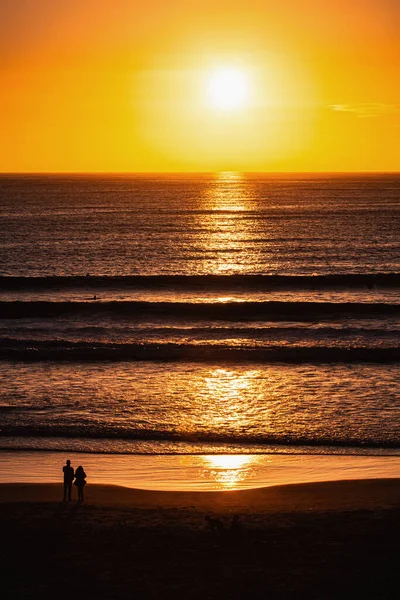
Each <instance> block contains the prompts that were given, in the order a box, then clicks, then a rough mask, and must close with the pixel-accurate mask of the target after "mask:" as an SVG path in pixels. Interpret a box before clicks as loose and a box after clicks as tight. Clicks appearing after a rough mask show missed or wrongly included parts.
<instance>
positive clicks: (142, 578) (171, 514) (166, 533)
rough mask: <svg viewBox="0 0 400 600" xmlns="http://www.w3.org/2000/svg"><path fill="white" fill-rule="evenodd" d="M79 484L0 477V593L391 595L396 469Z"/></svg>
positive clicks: (399, 483) (398, 502)
mask: <svg viewBox="0 0 400 600" xmlns="http://www.w3.org/2000/svg"><path fill="white" fill-rule="evenodd" d="M75 492H76V490H74V493H75ZM85 493H86V497H85V502H84V504H83V505H79V504H77V502H76V499H75V498H73V500H72V501H71V502H66V503H63V502H61V501H60V500H61V496H62V486H60V485H58V484H54V483H52V484H2V485H1V486H0V503H1V530H2V533H3V539H4V540H7V543H6V545H5V547H4V548H3V550H4V555H5V557H4V559H3V567H4V569H3V572H4V576H3V582H2V587H3V589H4V590H7V594H6V595H5V597H6V598H7V599H16V598H38V597H39V598H54V597H57V598H71V597H74V596H75V595H76V594H77V593H79V595H80V596H82V597H83V598H88V599H90V598H93V599H94V598H96V599H106V598H107V599H110V600H111V599H114V598H116V599H118V598H138V599H139V598H140V599H142V598H267V597H268V598H307V599H309V598H315V599H317V598H332V599H333V598H350V597H354V598H388V599H389V598H393V597H394V596H393V593H394V592H393V591H392V590H393V588H394V585H395V582H396V579H397V575H396V573H397V570H396V569H397V556H398V550H399V544H398V539H397V536H396V533H395V532H396V531H398V525H399V521H400V519H399V516H400V510H399V507H400V479H371V480H355V481H336V482H326V483H309V484H301V485H299V484H296V485H285V486H275V487H269V488H262V489H254V490H241V491H225V492H160V491H145V490H135V489H128V488H123V487H118V486H110V485H93V484H92V485H87V486H86V490H85ZM75 495H76V493H75ZM234 514H238V515H239V527H238V528H236V529H231V528H230V524H231V522H232V517H233V515H234ZM206 515H210V516H211V517H212V518H213V519H219V520H220V522H221V523H222V526H223V528H222V529H221V530H219V528H217V527H216V528H215V529H212V528H211V527H210V526H209V524H208V522H207V521H206V520H205V516H206Z"/></svg>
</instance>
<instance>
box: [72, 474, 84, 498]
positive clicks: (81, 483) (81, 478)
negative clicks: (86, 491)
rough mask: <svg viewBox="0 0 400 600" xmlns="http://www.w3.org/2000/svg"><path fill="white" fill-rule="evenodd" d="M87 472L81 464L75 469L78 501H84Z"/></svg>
mask: <svg viewBox="0 0 400 600" xmlns="http://www.w3.org/2000/svg"><path fill="white" fill-rule="evenodd" d="M85 477H86V473H85V471H84V470H83V467H81V466H79V467H78V468H77V469H76V471H75V481H74V485H76V487H77V488H78V502H83V488H84V487H85V485H86V479H85Z"/></svg>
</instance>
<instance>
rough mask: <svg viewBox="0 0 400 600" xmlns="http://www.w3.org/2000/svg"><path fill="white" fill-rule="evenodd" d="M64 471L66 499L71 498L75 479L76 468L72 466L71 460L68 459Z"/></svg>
mask: <svg viewBox="0 0 400 600" xmlns="http://www.w3.org/2000/svg"><path fill="white" fill-rule="evenodd" d="M63 473H64V500H66V499H67V492H68V500H71V490H72V482H73V480H74V469H73V468H72V467H71V461H70V460H67V464H66V465H65V466H64V467H63Z"/></svg>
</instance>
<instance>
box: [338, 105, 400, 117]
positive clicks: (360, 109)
mask: <svg viewBox="0 0 400 600" xmlns="http://www.w3.org/2000/svg"><path fill="white" fill-rule="evenodd" d="M329 108H330V109H331V110H334V111H336V112H348V113H353V114H354V115H356V116H357V117H364V118H366V117H379V116H381V115H390V114H393V113H397V112H399V111H400V104H383V103H379V102H376V103H375V102H361V103H359V104H331V105H330V107H329Z"/></svg>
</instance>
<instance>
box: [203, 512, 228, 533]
mask: <svg viewBox="0 0 400 600" xmlns="http://www.w3.org/2000/svg"><path fill="white" fill-rule="evenodd" d="M204 518H205V520H206V522H207V523H208V526H209V527H210V529H211V531H217V532H218V533H221V532H222V531H223V530H224V524H223V522H222V521H221V519H218V517H210V515H206V516H205V517H204Z"/></svg>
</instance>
